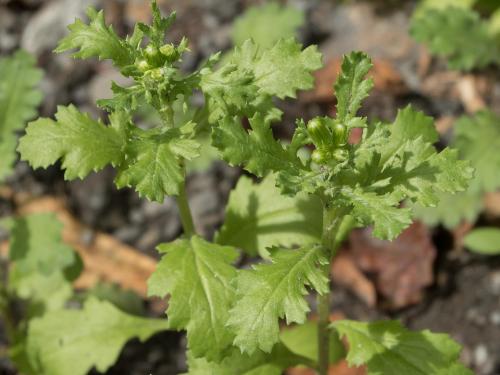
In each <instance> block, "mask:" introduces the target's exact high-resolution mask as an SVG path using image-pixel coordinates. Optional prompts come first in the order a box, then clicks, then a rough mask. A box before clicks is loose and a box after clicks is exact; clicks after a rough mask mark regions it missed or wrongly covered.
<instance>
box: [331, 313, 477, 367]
mask: <svg viewBox="0 0 500 375" xmlns="http://www.w3.org/2000/svg"><path fill="white" fill-rule="evenodd" d="M332 327H333V328H334V329H336V330H337V331H338V332H339V335H340V336H341V337H346V338H347V341H348V342H349V350H348V354H347V362H348V363H349V365H350V366H361V365H366V366H367V368H368V374H369V375H380V374H384V375H400V374H405V375H421V374H436V375H438V374H441V375H445V374H454V375H455V374H456V375H462V374H463V375H472V371H470V370H469V369H467V368H465V367H464V366H463V365H461V364H460V363H459V362H458V357H459V355H460V349H461V348H460V345H458V344H457V343H456V342H455V341H453V340H452V339H450V338H449V337H448V336H447V335H445V334H438V333H432V332H430V331H428V330H425V331H421V332H412V331H409V330H407V329H405V328H404V327H403V326H402V325H401V324H400V323H399V322H397V321H379V322H374V323H362V322H356V321H352V320H340V321H337V322H335V323H332Z"/></svg>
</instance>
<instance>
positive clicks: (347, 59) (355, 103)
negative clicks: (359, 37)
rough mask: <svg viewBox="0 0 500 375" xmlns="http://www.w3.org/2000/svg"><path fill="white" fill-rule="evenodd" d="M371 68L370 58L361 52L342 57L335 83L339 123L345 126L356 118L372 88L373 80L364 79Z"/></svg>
mask: <svg viewBox="0 0 500 375" xmlns="http://www.w3.org/2000/svg"><path fill="white" fill-rule="evenodd" d="M372 66H373V65H372V62H371V60H370V58H369V57H368V56H367V55H366V54H365V53H363V52H351V53H350V54H348V55H345V56H344V59H343V61H342V69H341V72H340V75H339V76H338V78H337V81H336V82H335V95H336V97H337V118H338V119H339V120H340V122H341V123H343V124H347V123H348V122H349V120H351V119H352V118H354V117H355V116H356V113H357V112H358V110H359V107H360V106H361V102H362V101H363V99H365V98H366V97H367V96H368V94H369V93H370V90H371V89H372V88H373V79H371V78H370V79H365V76H366V74H367V73H368V71H369V70H370V69H371V68H372Z"/></svg>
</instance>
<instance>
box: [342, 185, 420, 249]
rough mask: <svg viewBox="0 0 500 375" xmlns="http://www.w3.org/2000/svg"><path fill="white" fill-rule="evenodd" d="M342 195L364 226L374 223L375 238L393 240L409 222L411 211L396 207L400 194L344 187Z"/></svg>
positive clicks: (410, 221) (399, 200)
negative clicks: (382, 193)
mask: <svg viewBox="0 0 500 375" xmlns="http://www.w3.org/2000/svg"><path fill="white" fill-rule="evenodd" d="M343 196H344V197H346V198H347V199H348V200H350V201H351V202H352V205H353V211H352V213H351V215H353V216H354V217H355V218H356V219H358V221H361V222H362V223H363V224H364V225H365V226H367V225H371V224H373V225H374V230H373V235H374V236H375V237H377V238H381V239H382V238H383V239H387V240H393V239H394V238H396V237H397V236H398V235H399V234H400V233H401V232H402V231H403V229H405V228H406V227H408V226H409V225H410V224H411V223H412V220H411V211H410V210H409V209H407V208H398V205H399V202H401V196H399V195H392V194H385V195H377V194H376V193H372V192H368V191H362V190H359V189H354V190H350V189H344V190H343Z"/></svg>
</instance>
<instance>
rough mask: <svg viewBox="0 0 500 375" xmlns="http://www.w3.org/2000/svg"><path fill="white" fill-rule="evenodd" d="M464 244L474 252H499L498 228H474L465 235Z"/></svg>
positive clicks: (491, 253)
mask: <svg viewBox="0 0 500 375" xmlns="http://www.w3.org/2000/svg"><path fill="white" fill-rule="evenodd" d="M464 246H465V247H466V248H468V249H469V250H471V251H473V252H475V253H479V254H485V255H498V254H500V229H498V228H478V229H474V230H472V231H471V232H469V233H468V234H467V235H466V236H465V238H464Z"/></svg>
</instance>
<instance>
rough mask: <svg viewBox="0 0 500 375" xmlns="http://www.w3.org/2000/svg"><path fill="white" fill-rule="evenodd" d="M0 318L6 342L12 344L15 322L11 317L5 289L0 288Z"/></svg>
mask: <svg viewBox="0 0 500 375" xmlns="http://www.w3.org/2000/svg"><path fill="white" fill-rule="evenodd" d="M0 317H1V318H2V321H3V325H4V329H5V333H6V336H7V340H8V341H9V342H10V343H12V342H14V338H15V335H16V322H15V319H14V317H13V316H12V311H11V306H10V299H9V296H8V294H7V292H6V290H5V288H3V287H0Z"/></svg>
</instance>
